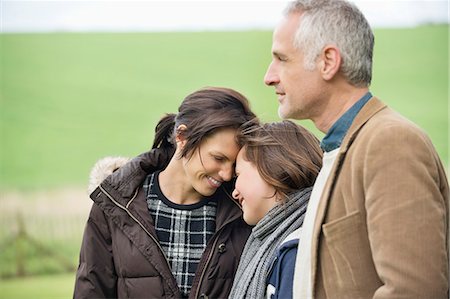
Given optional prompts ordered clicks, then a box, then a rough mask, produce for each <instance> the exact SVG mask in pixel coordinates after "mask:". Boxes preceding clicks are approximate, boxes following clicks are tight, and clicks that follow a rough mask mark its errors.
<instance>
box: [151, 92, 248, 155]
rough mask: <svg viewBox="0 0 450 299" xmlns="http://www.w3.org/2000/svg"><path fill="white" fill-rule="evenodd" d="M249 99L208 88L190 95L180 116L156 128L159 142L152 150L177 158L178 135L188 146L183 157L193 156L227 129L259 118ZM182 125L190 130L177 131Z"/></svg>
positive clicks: (169, 118)
mask: <svg viewBox="0 0 450 299" xmlns="http://www.w3.org/2000/svg"><path fill="white" fill-rule="evenodd" d="M255 118H256V115H255V114H254V113H253V112H252V111H251V110H250V105H249V102H248V100H247V98H246V97H245V96H243V95H242V94H240V93H239V92H237V91H235V90H233V89H229V88H223V87H206V88H203V89H200V90H198V91H195V92H193V93H191V94H190V95H188V96H187V97H186V98H185V99H184V100H183V102H182V103H181V105H180V107H179V108H178V114H167V115H165V116H164V117H163V118H162V119H161V120H160V121H159V123H158V125H157V126H156V128H155V140H154V142H153V147H152V148H158V149H161V150H164V151H166V152H167V154H168V155H170V157H172V156H173V154H174V153H175V149H176V142H175V136H176V134H177V133H179V134H183V136H184V138H185V139H186V141H187V142H186V145H185V147H184V148H183V150H182V152H181V156H182V157H190V155H191V154H192V153H193V152H194V150H195V149H196V148H198V146H199V145H200V144H201V143H202V141H203V140H204V139H205V138H206V137H208V136H210V135H211V134H214V133H215V132H216V131H217V130H220V129H225V128H236V129H238V128H239V127H240V126H241V125H242V124H244V123H246V122H248V121H250V120H252V119H255ZM180 125H185V126H186V129H185V130H182V131H178V132H177V131H176V128H178V127H179V126H180Z"/></svg>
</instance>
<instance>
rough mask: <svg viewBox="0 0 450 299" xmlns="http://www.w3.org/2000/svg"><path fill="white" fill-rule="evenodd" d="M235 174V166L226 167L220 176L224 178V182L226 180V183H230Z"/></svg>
mask: <svg viewBox="0 0 450 299" xmlns="http://www.w3.org/2000/svg"><path fill="white" fill-rule="evenodd" d="M233 172H234V169H233V165H230V166H224V167H223V168H222V169H221V170H220V171H219V176H220V177H221V178H222V180H224V181H225V182H228V181H230V180H231V178H232V177H233Z"/></svg>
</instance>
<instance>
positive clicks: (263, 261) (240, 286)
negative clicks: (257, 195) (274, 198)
mask: <svg viewBox="0 0 450 299" xmlns="http://www.w3.org/2000/svg"><path fill="white" fill-rule="evenodd" d="M311 190H312V188H305V189H302V190H300V191H298V192H296V193H294V194H292V195H291V196H290V197H289V199H288V201H287V202H286V203H285V204H281V205H278V206H276V207H274V208H273V209H271V210H270V211H269V213H267V214H266V215H265V216H264V218H263V219H261V221H259V222H258V223H257V224H256V226H255V227H254V228H253V230H252V233H251V235H250V237H249V238H248V240H247V243H246V244H245V247H244V251H243V252H242V256H241V260H240V262H239V266H238V269H237V272H236V276H235V277H234V282H233V287H232V289H231V293H230V295H229V297H228V298H230V299H242V298H251V299H259V298H265V294H266V281H267V276H268V274H269V273H268V272H269V268H270V265H271V261H272V258H273V256H274V255H275V253H276V250H277V248H278V246H279V245H280V244H281V243H282V242H283V240H284V239H285V238H286V237H287V236H288V235H289V234H291V233H292V232H293V231H294V230H296V229H298V228H299V227H300V226H302V224H303V219H304V218H305V212H306V207H307V205H308V200H309V196H310V195H311Z"/></svg>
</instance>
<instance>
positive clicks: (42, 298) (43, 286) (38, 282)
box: [0, 273, 75, 299]
mask: <svg viewBox="0 0 450 299" xmlns="http://www.w3.org/2000/svg"><path fill="white" fill-rule="evenodd" d="M74 283H75V274H74V273H69V274H58V275H44V276H37V277H26V278H15V279H7V280H0V299H30V298H33V299H59V298H71V297H72V295H73V287H74Z"/></svg>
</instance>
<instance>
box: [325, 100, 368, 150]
mask: <svg viewBox="0 0 450 299" xmlns="http://www.w3.org/2000/svg"><path fill="white" fill-rule="evenodd" d="M371 98H372V94H371V93H370V91H369V92H367V93H366V94H365V95H364V96H363V97H362V98H361V99H359V100H358V102H356V103H355V104H354V105H353V106H352V107H351V108H350V109H348V110H347V111H346V112H345V113H344V114H343V115H342V116H341V117H340V118H339V119H338V120H337V121H336V122H335V123H334V124H333V126H331V128H330V129H329V130H328V132H327V134H326V135H325V137H324V138H323V139H322V142H321V143H320V147H321V148H322V149H323V150H324V151H326V152H331V151H332V150H335V149H337V148H338V147H340V146H341V143H342V140H343V139H344V137H345V135H346V134H347V131H348V129H349V128H350V126H351V124H352V123H353V120H354V119H355V117H356V115H358V112H359V111H360V110H361V108H362V107H363V106H364V105H365V104H366V103H367V102H368V101H369V100H370V99H371Z"/></svg>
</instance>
